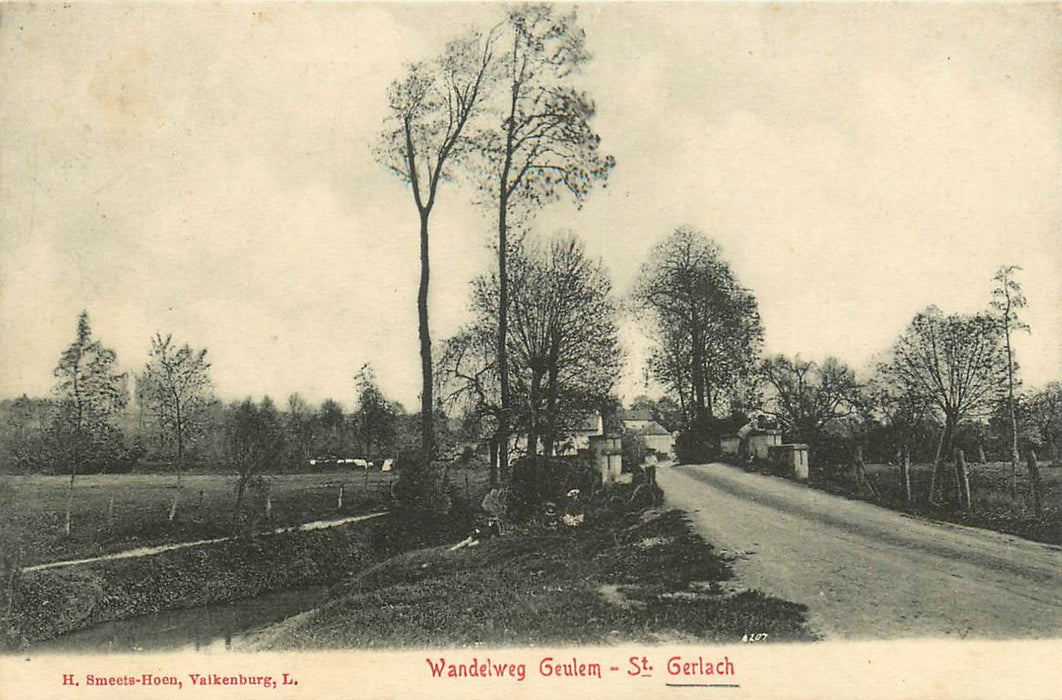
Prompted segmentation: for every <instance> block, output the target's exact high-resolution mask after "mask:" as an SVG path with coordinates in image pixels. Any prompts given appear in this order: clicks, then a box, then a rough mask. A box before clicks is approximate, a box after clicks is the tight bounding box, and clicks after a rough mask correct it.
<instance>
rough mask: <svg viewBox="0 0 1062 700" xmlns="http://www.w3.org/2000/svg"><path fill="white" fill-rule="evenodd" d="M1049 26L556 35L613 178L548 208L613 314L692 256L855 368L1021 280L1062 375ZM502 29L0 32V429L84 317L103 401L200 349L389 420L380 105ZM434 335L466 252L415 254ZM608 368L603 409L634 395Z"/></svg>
mask: <svg viewBox="0 0 1062 700" xmlns="http://www.w3.org/2000/svg"><path fill="white" fill-rule="evenodd" d="M1059 8H1060V6H1059V5H1057V4H1054V5H1052V4H1041V5H1024V6H1023V5H1011V6H1003V5H998V6H966V5H959V4H944V5H936V6H917V5H906V4H904V5H888V6H874V5H870V6H868V5H855V6H849V5H837V4H817V5H796V4H785V5H775V6H771V5H755V4H728V5H704V4H701V5H696V4H694V5H679V4H663V3H658V4H634V3H626V4H610V3H595V4H590V5H584V6H582V7H581V8H580V16H581V19H582V24H583V26H584V27H585V29H586V32H587V40H588V45H589V48H590V50H591V51H592V53H593V55H594V58H593V60H592V62H591V63H590V64H589V65H588V66H587V69H586V70H585V71H584V73H583V75H582V76H581V80H580V82H581V84H582V85H583V86H584V87H585V88H586V89H588V90H589V91H590V92H591V93H592V94H593V95H594V97H595V98H596V102H597V106H598V117H597V119H596V122H595V126H596V128H597V130H598V131H599V133H600V134H601V135H602V138H603V146H604V148H605V150H606V152H609V153H612V154H613V155H615V157H616V161H617V166H616V169H615V170H614V171H613V175H612V177H611V179H610V182H609V185H608V188H607V189H604V190H598V191H595V192H593V193H592V194H591V196H590V198H589V199H588V201H587V202H586V205H585V206H584V207H583V208H582V209H581V210H575V208H574V207H572V206H571V205H569V204H567V203H562V204H557V205H551V207H550V208H549V209H548V210H547V211H545V212H543V213H542V214H541V215H540V216H539V217H538V219H537V225H536V230H537V231H538V232H540V233H542V234H549V233H552V232H553V231H555V230H556V229H558V228H560V227H564V228H570V229H572V230H574V231H575V232H576V233H578V234H579V235H580V236H581V237H582V238H583V239H584V241H585V242H586V245H587V249H588V251H589V252H590V254H591V255H594V256H596V257H600V258H601V259H602V260H603V261H604V263H605V265H606V267H607V268H608V269H609V270H610V272H611V274H612V277H613V281H614V284H615V287H616V289H617V290H618V291H619V292H621V293H626V292H627V291H628V290H629V289H630V286H631V284H632V281H633V279H634V276H635V274H636V272H637V270H638V267H639V265H640V264H641V262H642V260H644V258H645V257H646V255H647V253H648V251H649V249H650V248H651V247H652V245H654V244H655V243H656V242H657V241H659V240H660V239H662V238H663V237H664V236H666V235H667V234H668V233H669V232H670V231H671V230H672V229H673V228H674V227H676V226H679V225H684V224H687V225H692V226H696V227H699V228H701V229H703V230H704V231H706V232H707V233H709V234H710V235H711V236H712V237H714V238H715V239H716V240H717V241H718V242H719V243H720V244H721V245H722V247H723V250H724V254H725V256H726V258H727V259H728V260H729V261H730V263H731V264H732V267H733V268H734V270H735V273H736V275H737V277H738V279H739V280H740V281H741V282H742V283H743V284H745V285H746V286H748V287H749V288H751V289H752V291H753V292H754V294H755V295H756V297H757V299H758V301H759V305H760V311H761V314H762V317H763V322H764V325H765V327H766V349H767V351H768V352H772V353H773V352H785V353H790V354H793V353H800V354H801V355H802V356H803V357H805V358H809V359H818V358H821V357H823V356H825V355H827V354H833V355H836V356H838V357H840V358H842V359H843V360H845V361H847V362H849V363H850V364H852V365H853V366H855V367H857V368H860V367H863V366H865V365H866V364H867V363H868V362H869V361H871V360H872V358H873V357H874V356H875V355H876V354H877V353H880V352H882V351H884V350H885V349H887V348H888V346H889V345H890V344H891V342H892V341H893V339H894V338H895V337H896V336H897V335H898V334H899V333H900V332H901V331H902V330H903V328H904V327H905V326H906V324H907V323H908V321H909V320H910V319H911V317H912V316H913V315H914V313H915V312H916V311H918V310H919V309H921V308H923V307H925V306H926V305H928V304H931V303H932V304H936V305H938V306H940V307H941V308H942V309H944V310H945V311H959V312H969V311H974V310H977V309H979V308H982V307H984V306H985V305H987V303H988V299H989V291H990V288H991V277H992V275H993V273H994V271H995V269H996V268H997V267H998V266H1000V265H1003V264H1017V265H1021V266H1022V267H1023V268H1024V272H1023V273H1021V277H1020V279H1021V281H1022V282H1023V284H1024V285H1025V290H1026V294H1027V296H1028V298H1029V307H1028V309H1027V310H1026V314H1025V319H1026V321H1027V322H1028V323H1029V324H1030V325H1031V327H1032V333H1031V334H1030V335H1028V336H1023V337H1020V338H1019V339H1018V340H1017V341H1016V343H1015V344H1016V348H1017V352H1018V359H1019V361H1020V363H1021V366H1022V376H1023V377H1024V380H1025V382H1026V384H1027V385H1030V386H1039V385H1042V384H1043V383H1045V382H1046V381H1049V380H1052V379H1058V378H1060V376H1062V371H1060V369H1062V303H1060V300H1062V275H1060V272H1062V197H1060V196H1059V195H1060V193H1062V99H1060V97H1062V95H1060V93H1062V81H1060V76H1062V50H1060V46H1062V44H1060V42H1059V38H1060V36H1062V34H1060V31H1059V30H1060V28H1062V26H1060V25H1062V22H1060V19H1062V11H1060V9H1059ZM499 16H500V6H494V5H472V4H466V5H451V6H442V5H439V4H405V5H392V6H389V5H357V4H339V5H337V4H308V5H298V6H289V5H280V4H262V5H254V4H239V5H233V6H222V7H219V6H216V5H214V4H209V5H208V4H202V5H177V6H175V5H165V4H146V5H139V4H138V5H128V6H125V5H107V4H102V5H78V6H73V7H66V8H65V7H63V6H61V5H51V6H36V7H33V6H20V5H12V4H4V5H3V6H2V7H0V17H2V20H0V51H2V53H0V96H2V105H0V397H9V396H15V395H18V394H21V393H23V392H27V393H29V394H30V395H46V394H47V393H48V391H49V389H50V387H51V385H52V382H53V379H52V374H51V372H52V368H53V367H54V365H55V364H56V361H57V360H58V357H59V354H60V352H61V351H62V349H63V347H64V346H65V345H66V344H68V343H69V342H70V341H71V340H72V339H73V337H74V331H75V327H76V318H77V314H78V312H79V311H80V310H81V309H87V310H88V311H89V314H90V318H91V321H92V326H93V330H94V332H95V334H96V335H97V337H98V338H100V339H101V340H102V341H103V343H104V344H105V345H107V346H109V347H112V348H114V349H115V350H116V351H117V353H118V358H119V361H120V363H121V364H122V366H123V368H125V369H134V370H139V369H141V368H142V366H143V364H144V362H145V361H146V359H147V351H148V347H149V342H150V338H151V336H152V335H153V334H154V333H155V332H156V331H161V332H163V333H164V334H165V333H172V334H173V335H174V336H175V338H176V339H177V340H178V341H179V342H188V343H190V344H192V345H193V346H196V347H207V348H209V357H210V358H211V360H212V362H213V377H214V381H215V384H216V387H217V390H218V393H219V395H220V396H222V397H223V398H239V397H243V396H247V395H255V396H260V395H262V394H265V393H268V394H270V395H272V396H273V397H274V398H276V399H277V400H283V399H284V397H286V396H287V395H288V394H289V393H291V392H294V391H298V392H300V393H302V394H303V396H304V397H306V398H308V399H310V400H311V401H315V402H317V401H320V400H322V399H324V398H326V397H333V398H336V399H338V400H340V401H341V402H342V403H344V404H346V405H348V406H349V405H351V404H352V399H353V394H354V386H353V381H352V377H353V376H354V374H355V373H356V371H357V369H358V367H360V366H361V365H362V364H363V363H366V362H371V363H372V364H373V365H374V366H375V367H376V370H377V374H378V376H379V379H380V382H381V384H382V386H383V389H384V391H385V392H386V393H387V394H389V395H390V396H392V397H393V398H395V399H397V400H400V401H401V402H402V403H403V404H405V405H406V407H407V408H409V409H415V407H416V404H417V396H418V393H419V381H420V377H419V364H418V355H417V352H418V350H417V348H418V346H417V336H416V305H415V304H416V285H417V279H418V261H417V250H418V248H417V245H418V243H417V220H416V215H415V211H414V209H413V207H412V203H411V201H410V198H409V193H408V190H406V189H405V188H404V186H403V185H402V183H401V182H399V181H398V180H397V179H396V178H394V177H393V176H392V175H390V174H389V173H388V172H387V171H386V170H384V169H383V168H382V167H380V166H379V165H377V164H376V163H375V162H374V161H373V159H372V155H371V153H370V145H371V143H372V141H373V138H374V137H375V134H376V133H377V132H378V131H379V129H380V124H381V120H382V117H383V115H384V111H385V106H386V100H385V92H386V88H387V85H388V83H389V82H390V81H391V80H392V79H394V78H396V77H399V76H400V75H401V74H402V71H403V64H404V63H405V62H407V61H411V60H415V59H420V58H425V57H427V56H430V55H431V54H433V53H434V52H436V51H438V50H439V49H440V48H441V46H442V44H443V43H444V41H445V40H446V38H447V37H448V36H450V35H452V34H453V33H455V32H457V31H459V30H461V29H462V28H464V27H466V26H470V25H477V26H481V27H485V26H488V25H489V24H491V23H493V22H494V21H496V20H497V19H498V17H499ZM432 229H433V236H432V246H433V249H432V254H433V255H432V264H433V274H432V292H431V311H432V331H433V338H434V339H435V341H436V347H438V342H439V341H441V340H443V339H444V338H445V337H447V336H448V335H450V334H451V333H453V332H454V331H455V330H456V329H457V327H458V326H459V325H460V324H461V323H462V322H463V321H464V320H465V313H466V311H465V309H466V304H467V283H468V281H469V280H470V279H471V278H472V277H473V276H474V275H476V274H478V273H479V272H481V271H484V270H486V269H487V267H488V265H489V262H490V253H489V251H488V249H487V245H488V243H489V242H490V238H491V235H492V227H491V221H490V220H489V219H488V218H486V217H485V216H483V215H482V213H481V212H479V211H477V210H476V209H475V208H474V207H473V206H472V204H471V194H470V192H469V191H467V190H466V189H464V188H461V187H454V186H450V187H447V188H446V189H444V190H443V191H441V193H440V202H439V205H438V207H437V210H436V213H435V215H434V217H433V221H432ZM628 326H629V327H627V328H626V329H625V331H624V334H623V336H624V338H625V339H626V340H627V341H628V343H629V344H630V346H631V351H630V362H629V367H628V371H627V376H626V377H625V378H624V381H623V383H622V386H621V390H622V393H623V394H625V395H626V397H627V398H630V397H632V396H634V395H635V394H637V393H640V392H641V391H643V390H644V388H643V386H642V384H641V379H640V377H641V366H640V363H641V360H642V358H643V355H644V353H643V351H642V349H641V348H644V344H645V342H646V341H645V340H644V338H643V337H642V335H641V333H640V331H638V330H637V328H636V327H634V326H630V325H629V324H628Z"/></svg>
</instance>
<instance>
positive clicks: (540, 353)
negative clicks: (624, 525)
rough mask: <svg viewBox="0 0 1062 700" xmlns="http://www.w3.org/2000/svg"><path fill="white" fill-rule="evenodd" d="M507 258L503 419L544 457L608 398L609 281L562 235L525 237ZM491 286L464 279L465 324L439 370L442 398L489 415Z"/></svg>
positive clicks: (611, 371)
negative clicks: (537, 241)
mask: <svg viewBox="0 0 1062 700" xmlns="http://www.w3.org/2000/svg"><path fill="white" fill-rule="evenodd" d="M510 262H511V268H512V274H511V275H510V276H509V278H508V283H509V298H510V299H511V306H512V308H511V316H510V320H511V323H510V324H509V335H508V343H507V346H508V347H507V352H508V356H509V357H510V358H511V360H512V378H513V390H514V391H513V397H512V402H513V410H512V411H511V418H512V426H513V427H514V428H515V429H516V430H517V431H518V432H519V434H522V435H523V436H524V437H525V438H526V441H525V444H526V446H527V451H528V452H529V453H532V454H536V453H538V451H539V449H540V447H541V450H542V452H544V453H545V454H553V453H554V452H555V450H556V447H557V445H558V444H559V443H560V442H562V441H563V439H564V438H565V437H567V436H568V435H570V433H571V430H572V428H573V427H574V426H575V425H576V424H577V423H578V422H579V421H580V420H581V419H582V418H583V417H584V416H585V415H586V414H587V413H589V412H591V411H594V410H598V409H600V407H601V406H602V405H603V403H604V402H606V401H607V400H608V398H609V395H610V393H611V391H612V388H613V386H614V384H615V381H616V378H617V376H618V374H619V370H620V367H621V362H622V353H621V351H620V349H619V342H618V338H617V329H616V325H615V313H616V309H615V304H614V302H613V301H612V299H611V283H610V281H609V279H608V276H607V274H606V273H605V271H604V269H603V268H602V267H601V265H600V263H598V262H596V261H593V260H591V259H589V258H587V256H586V254H585V251H584V250H583V247H582V245H581V244H580V243H579V241H578V240H577V239H576V238H575V237H574V236H571V235H565V236H561V237H559V238H557V239H555V240H553V241H551V242H550V244H549V245H548V246H534V245H531V244H529V243H527V242H525V244H524V245H522V246H521V247H520V248H518V249H517V250H516V251H515V252H514V254H513V257H512V259H511V260H510ZM498 284H499V278H498V276H497V275H485V276H482V277H480V278H478V279H477V280H475V281H474V282H473V293H472V298H473V301H472V307H473V312H474V313H475V316H476V318H475V321H474V322H473V323H472V324H471V325H470V326H469V327H466V328H464V329H462V331H461V332H460V333H458V335H457V336H455V337H454V338H453V339H451V340H450V341H449V342H448V343H447V346H446V350H445V352H444V355H443V362H442V363H441V370H440V372H441V375H442V377H443V379H444V381H445V382H446V383H447V385H448V386H449V388H450V393H449V394H448V398H450V399H451V400H465V401H466V402H469V403H470V404H471V405H472V406H473V407H474V409H473V410H475V411H478V412H479V414H480V415H482V416H490V417H492V418H493V419H495V420H497V418H498V416H499V415H500V413H501V405H500V402H499V399H500V397H499V396H498V394H497V392H496V391H495V390H494V387H495V386H496V384H495V383H494V381H493V379H494V378H495V377H496V374H495V372H496V371H497V370H496V368H497V357H496V354H495V348H494V345H493V343H492V342H491V335H492V332H493V329H494V328H495V327H496V324H497V314H498V299H499V298H500V295H499V294H498V291H497V289H498ZM498 432H499V435H501V434H502V431H498ZM507 434H508V433H507V432H506V433H504V435H507ZM499 439H500V438H499ZM502 478H503V480H504V478H505V476H504V475H503V477H502Z"/></svg>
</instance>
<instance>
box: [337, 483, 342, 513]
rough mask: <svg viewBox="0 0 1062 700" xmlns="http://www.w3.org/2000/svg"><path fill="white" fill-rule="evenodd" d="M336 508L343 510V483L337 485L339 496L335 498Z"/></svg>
mask: <svg viewBox="0 0 1062 700" xmlns="http://www.w3.org/2000/svg"><path fill="white" fill-rule="evenodd" d="M336 510H343V484H340V485H339V498H338V499H337V500H336Z"/></svg>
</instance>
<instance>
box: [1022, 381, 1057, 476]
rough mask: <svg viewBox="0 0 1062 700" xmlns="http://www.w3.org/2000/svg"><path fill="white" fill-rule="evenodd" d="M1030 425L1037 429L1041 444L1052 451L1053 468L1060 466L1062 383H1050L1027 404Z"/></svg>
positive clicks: (1031, 397) (1030, 398)
mask: <svg viewBox="0 0 1062 700" xmlns="http://www.w3.org/2000/svg"><path fill="white" fill-rule="evenodd" d="M1025 405H1026V415H1027V416H1028V421H1029V423H1030V424H1031V425H1032V426H1033V427H1034V428H1035V429H1036V432H1037V433H1038V437H1039V440H1040V443H1041V444H1043V445H1047V446H1048V447H1050V449H1051V461H1052V466H1055V467H1057V466H1059V465H1060V464H1062V462H1059V445H1060V444H1062V383H1059V382H1050V383H1049V384H1048V385H1047V386H1045V387H1044V388H1043V389H1041V390H1040V391H1038V392H1036V393H1035V394H1033V395H1032V396H1030V397H1029V399H1028V401H1026V402H1025Z"/></svg>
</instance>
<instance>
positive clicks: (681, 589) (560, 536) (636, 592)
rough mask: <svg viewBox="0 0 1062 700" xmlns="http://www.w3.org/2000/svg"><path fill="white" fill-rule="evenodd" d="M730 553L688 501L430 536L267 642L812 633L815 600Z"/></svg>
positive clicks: (335, 644) (793, 636)
mask: <svg viewBox="0 0 1062 700" xmlns="http://www.w3.org/2000/svg"><path fill="white" fill-rule="evenodd" d="M731 576H732V574H731V569H730V567H729V565H728V563H727V562H726V561H725V560H724V559H723V558H721V557H720V556H719V555H717V554H716V553H715V552H714V551H713V550H712V547H711V546H710V545H709V544H707V543H705V542H704V541H703V540H702V539H701V538H700V537H698V536H697V535H695V534H694V533H693V532H692V531H691V529H690V527H689V525H688V522H687V521H686V519H685V516H684V515H683V514H682V513H680V512H678V511H657V510H652V511H648V512H645V513H642V514H637V513H622V512H615V510H614V509H612V508H605V509H602V510H598V511H591V512H589V513H588V514H587V521H586V523H585V524H584V525H583V526H581V527H576V528H565V527H563V526H561V527H559V529H556V530H549V529H546V528H544V527H542V526H528V527H525V528H522V529H520V530H518V531H516V532H514V533H511V534H507V535H505V536H503V537H500V538H494V539H488V540H484V541H483V542H482V543H481V544H480V545H479V546H476V547H470V548H464V549H459V550H456V551H449V549H448V548H447V547H434V548H426V549H420V550H417V551H413V552H408V553H405V554H402V555H399V556H396V557H393V558H391V559H389V560H387V561H385V562H383V563H381V564H378V565H376V566H374V567H372V568H370V569H368V570H366V571H364V572H361V573H359V574H355V575H353V576H351V577H349V578H347V579H346V580H344V581H343V582H342V583H340V584H338V585H337V586H336V588H335V589H334V592H333V599H332V600H331V601H330V602H329V603H327V604H325V605H324V606H322V607H319V608H317V609H315V610H313V611H310V612H307V613H304V614H302V615H299V616H296V617H294V618H291V619H289V620H285V621H284V622H281V623H279V624H277V625H275V626H273V627H270V628H268V629H267V630H265V631H263V632H261V633H259V634H258V635H257V636H256V637H254V638H253V639H252V641H251V643H250V646H251V647H252V648H255V649H262V650H264V649H270V650H278V649H311V648H351V647H383V648H390V647H405V646H455V645H460V646H464V645H477V644H484V645H491V646H511V645H521V646H523V645H528V644H603V643H611V642H619V641H642V642H665V641H667V642H696V641H721V642H733V641H739V640H740V639H741V637H742V636H743V635H745V634H755V633H767V634H768V639H769V640H771V641H785V640H808V639H812V638H813V635H812V633H811V632H810V631H809V630H808V628H807V626H806V624H805V609H804V607H803V606H801V605H797V604H794V603H788V602H785V601H782V600H778V599H776V598H771V597H767V596H764V595H762V594H760V593H758V592H749V591H745V592H739V593H734V592H728V591H727V590H726V589H727V587H726V586H724V585H723V584H724V582H726V581H727V580H729V579H730V578H731Z"/></svg>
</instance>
